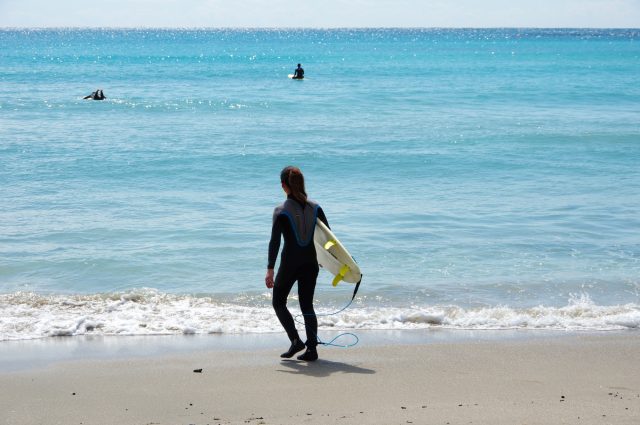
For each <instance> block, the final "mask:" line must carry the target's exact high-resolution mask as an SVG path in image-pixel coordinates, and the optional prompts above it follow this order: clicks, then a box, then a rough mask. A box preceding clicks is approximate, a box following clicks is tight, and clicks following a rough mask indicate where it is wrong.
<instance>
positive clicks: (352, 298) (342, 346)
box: [294, 274, 362, 348]
mask: <svg viewBox="0 0 640 425" xmlns="http://www.w3.org/2000/svg"><path fill="white" fill-rule="evenodd" d="M360 282H362V274H360V280H359V281H358V283H356V287H355V288H354V290H353V295H352V296H351V300H349V302H348V303H347V305H345V306H344V307H342V308H341V309H340V310H337V311H334V312H332V313H314V314H305V313H300V314H297V315H296V316H295V317H294V320H295V321H296V322H297V323H299V324H301V325H304V322H301V321H300V320H298V317H300V316H316V317H318V316H335V315H336V314H340V313H342V312H343V311H345V310H346V309H347V308H349V306H350V305H351V304H352V303H353V300H354V299H355V298H356V294H357V293H358V288H360ZM345 336H351V337H353V338H354V339H355V341H353V342H352V343H350V344H334V341H336V340H337V339H338V338H342V337H345ZM316 339H317V340H318V344H319V345H324V346H331V347H340V348H349V347H353V346H355V345H357V344H358V342H360V338H358V335H356V334H354V333H352V332H343V333H341V334H338V335H336V336H335V337H334V338H333V339H332V340H331V341H329V342H323V341H322V340H321V339H320V336H318V335H317V334H316Z"/></svg>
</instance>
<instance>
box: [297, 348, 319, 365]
mask: <svg viewBox="0 0 640 425" xmlns="http://www.w3.org/2000/svg"><path fill="white" fill-rule="evenodd" d="M297 358H298V360H304V361H305V362H315V361H316V360H318V352H317V351H316V349H315V348H307V351H305V352H304V353H303V354H301V355H299V356H298V357H297Z"/></svg>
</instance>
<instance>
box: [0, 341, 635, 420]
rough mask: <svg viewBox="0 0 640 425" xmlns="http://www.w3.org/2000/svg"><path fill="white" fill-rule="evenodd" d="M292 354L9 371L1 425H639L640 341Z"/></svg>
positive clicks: (2, 383)
mask: <svg viewBox="0 0 640 425" xmlns="http://www.w3.org/2000/svg"><path fill="white" fill-rule="evenodd" d="M283 348H284V347H283ZM280 351H282V350H275V349H264V348H260V349H258V350H256V351H254V352H251V351H246V350H238V351H221V350H214V351H210V352H198V353H195V354H189V353H186V354H178V355H175V354H173V355H170V356H169V355H164V356H152V357H147V358H144V357H143V358H132V359H128V360H121V359H120V360H113V359H111V360H104V359H102V360H101V359H98V360H96V359H94V360H85V361H72V362H69V361H66V362H61V363H56V364H53V365H50V366H48V367H45V368H43V369H30V370H26V371H25V370H22V371H14V372H2V373H0V424H3V425H4V424H6V425H17V424H52V425H53V424H64V425H74V424H75V425H79V424H81V425H88V424H96V425H98V424H109V425H115V424H118V425H128V424H135V425H146V424H163V425H164V424H172V425H174V424H185V425H188V424H197V425H202V424H409V423H414V424H443V425H446V424H450V425H453V424H492V425H499V424H505V425H506V424H509V425H513V424H594V425H596V424H597V425H602V424H629V425H632V424H633V425H638V424H640V334H639V333H637V332H628V333H624V334H617V335H604V336H603V335H567V336H563V337H553V338H544V339H524V340H515V341H514V340H508V339H507V340H496V341H481V342H473V341H472V342H470V341H465V342H447V343H435V344H425V345H420V344H410V345H382V346H366V345H363V344H361V345H359V346H358V347H356V348H352V349H349V350H343V349H321V350H320V354H321V359H320V360H319V361H317V362H315V363H309V364H307V363H302V362H298V361H281V360H280V359H279V357H278V354H279V353H280ZM195 369H202V372H201V373H196V372H194V370H195Z"/></svg>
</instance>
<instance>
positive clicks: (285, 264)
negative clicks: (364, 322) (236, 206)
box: [265, 166, 329, 361]
mask: <svg viewBox="0 0 640 425" xmlns="http://www.w3.org/2000/svg"><path fill="white" fill-rule="evenodd" d="M280 182H281V184H282V189H283V190H284V191H285V193H286V194H287V200H286V201H284V203H283V204H282V205H280V206H278V207H276V209H275V210H274V211H273V226H272V228H271V240H270V241H269V264H268V265H267V275H266V277H265V283H266V285H267V288H273V309H274V310H275V312H276V315H277V316H278V319H279V320H280V323H281V324H282V327H284V329H285V331H286V332H287V336H288V337H289V340H291V347H289V350H288V351H286V352H284V353H282V354H281V355H280V357H283V358H291V357H293V355H294V354H296V353H297V352H298V351H302V350H303V349H304V348H305V347H306V348H307V351H305V352H304V353H303V354H302V355H300V356H298V360H306V361H314V360H317V359H318V351H317V350H316V346H317V345H318V335H317V334H318V319H317V318H316V314H315V311H314V310H313V293H314V291H315V289H316V279H317V278H318V272H319V266H318V259H317V256H316V248H315V246H314V244H313V233H314V231H315V227H316V220H322V222H323V223H324V224H326V225H327V227H329V223H328V222H327V217H325V215H324V212H323V211H322V208H320V206H319V205H318V204H316V203H315V202H313V201H310V200H309V199H308V198H307V193H306V192H305V189H304V176H303V175H302V171H300V169H299V168H297V167H292V166H289V167H285V168H284V169H283V170H282V172H281V173H280ZM281 237H284V247H283V249H282V258H281V260H280V267H279V268H278V274H277V275H276V277H275V280H274V277H273V268H274V266H275V264H276V258H277V257H278V251H279V249H280V239H281ZM296 281H297V282H298V299H299V302H300V309H301V310H302V314H303V316H304V327H305V332H306V334H307V342H306V344H305V343H303V342H302V341H301V340H300V336H299V335H298V331H297V330H296V326H295V323H294V320H293V317H292V316H291V313H290V312H289V309H288V308H287V297H288V296H289V293H290V292H291V289H292V288H293V284H294V283H295V282H296Z"/></svg>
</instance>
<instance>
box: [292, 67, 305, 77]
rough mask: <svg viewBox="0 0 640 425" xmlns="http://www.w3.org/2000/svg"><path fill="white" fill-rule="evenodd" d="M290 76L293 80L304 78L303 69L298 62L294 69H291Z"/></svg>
mask: <svg viewBox="0 0 640 425" xmlns="http://www.w3.org/2000/svg"><path fill="white" fill-rule="evenodd" d="M291 78H292V79H293V80H302V79H303V78H304V69H302V66H301V65H300V64H298V67H297V68H296V70H295V71H293V77H291Z"/></svg>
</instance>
